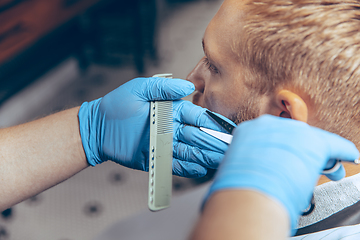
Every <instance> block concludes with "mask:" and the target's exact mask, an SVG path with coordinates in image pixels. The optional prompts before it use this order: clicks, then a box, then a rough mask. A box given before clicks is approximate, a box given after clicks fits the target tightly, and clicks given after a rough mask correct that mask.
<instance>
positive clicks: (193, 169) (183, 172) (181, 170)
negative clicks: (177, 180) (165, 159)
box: [172, 158, 207, 178]
mask: <svg viewBox="0 0 360 240" xmlns="http://www.w3.org/2000/svg"><path fill="white" fill-rule="evenodd" d="M172 167H173V174H174V175H176V176H180V177H187V178H199V177H203V176H205V175H206V173H207V169H206V168H205V167H203V166H201V165H199V164H196V163H191V162H185V161H181V160H179V159H176V158H173V165H172Z"/></svg>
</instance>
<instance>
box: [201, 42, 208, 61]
mask: <svg viewBox="0 0 360 240" xmlns="http://www.w3.org/2000/svg"><path fill="white" fill-rule="evenodd" d="M201 43H202V46H203V51H204V54H205V56H206V57H207V56H208V55H207V52H206V47H205V42H204V38H203V39H202V41H201Z"/></svg>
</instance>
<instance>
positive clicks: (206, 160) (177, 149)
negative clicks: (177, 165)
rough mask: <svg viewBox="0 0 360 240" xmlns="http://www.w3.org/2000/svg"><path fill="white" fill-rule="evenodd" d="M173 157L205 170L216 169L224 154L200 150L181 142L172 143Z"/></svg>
mask: <svg viewBox="0 0 360 240" xmlns="http://www.w3.org/2000/svg"><path fill="white" fill-rule="evenodd" d="M173 157H174V158H176V159H179V160H181V161H184V162H189V163H196V164H199V165H202V166H204V167H206V168H211V169H216V168H218V166H219V164H220V162H221V161H222V159H223V157H224V154H223V153H218V152H214V151H210V150H204V149H200V148H197V147H194V146H190V145H187V144H185V143H182V142H174V144H173Z"/></svg>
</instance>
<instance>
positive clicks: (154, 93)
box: [78, 78, 224, 177]
mask: <svg viewBox="0 0 360 240" xmlns="http://www.w3.org/2000/svg"><path fill="white" fill-rule="evenodd" d="M194 89H195V87H194V85H193V84H192V83H190V82H188V81H185V80H181V79H167V78H137V79H134V80H132V81H129V82H127V83H125V84H124V85H122V86H120V87H119V88H117V89H115V90H114V91H112V92H110V93H108V94H107V95H106V96H105V97H103V98H100V99H97V100H94V101H92V102H85V103H83V104H82V106H81V108H80V110H79V114H78V117H79V124H80V134H81V139H82V143H83V147H84V150H85V154H86V157H87V160H88V162H89V164H90V165H92V166H95V165H96V164H100V163H102V162H104V161H107V160H112V161H114V162H116V163H119V164H121V165H123V166H126V167H129V168H133V169H139V170H144V171H148V169H149V166H148V156H149V138H150V137H149V136H150V123H149V122H150V119H149V118H150V117H149V113H150V102H149V101H153V100H175V99H179V98H182V97H184V96H187V95H189V94H191V93H192V92H193V91H194ZM173 108H174V111H173V113H174V122H175V123H174V144H175V147H176V146H178V145H181V146H182V148H183V150H184V151H181V152H180V150H179V147H176V150H175V148H174V156H175V158H174V162H173V173H174V174H176V175H179V176H186V177H198V176H203V175H204V174H206V169H207V168H208V167H212V164H208V163H207V162H206V161H207V160H208V159H210V158H211V159H213V158H214V159H216V161H220V160H221V158H222V157H223V153H224V151H217V148H214V150H215V151H212V150H211V148H212V147H211V146H209V148H207V149H204V151H202V149H200V148H198V146H199V147H202V145H201V144H199V145H197V143H196V141H197V140H194V138H196V137H200V138H209V136H205V134H204V133H200V130H199V129H198V128H196V127H191V126H187V125H185V124H190V125H196V126H197V125H204V126H206V127H208V128H213V129H215V130H217V129H218V126H217V125H216V124H214V123H213V122H212V121H211V120H210V119H209V118H208V116H207V115H206V114H204V111H205V109H203V108H201V107H198V106H196V105H193V104H192V103H190V102H185V101H174V104H173ZM180 141H181V144H180ZM203 141H206V140H203ZM211 141H212V143H213V144H212V146H215V145H216V144H217V142H216V141H214V140H213V139H211ZM218 142H219V141H218ZM188 144H191V145H188ZM183 146H186V149H185V147H183ZM210 155H212V156H214V157H211V156H210ZM214 161H215V160H214ZM217 164H218V162H217Z"/></svg>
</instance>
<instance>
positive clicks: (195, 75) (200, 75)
mask: <svg viewBox="0 0 360 240" xmlns="http://www.w3.org/2000/svg"><path fill="white" fill-rule="evenodd" d="M204 58H205V57H203V58H202V59H201V60H200V61H199V62H198V64H196V66H195V67H194V69H193V70H192V71H191V72H190V73H189V74H188V75H187V77H186V79H187V80H189V81H190V82H192V83H193V84H194V85H195V89H196V90H197V91H199V92H201V93H203V92H204V90H205V75H204V74H205V72H204V68H203V65H204Z"/></svg>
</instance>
